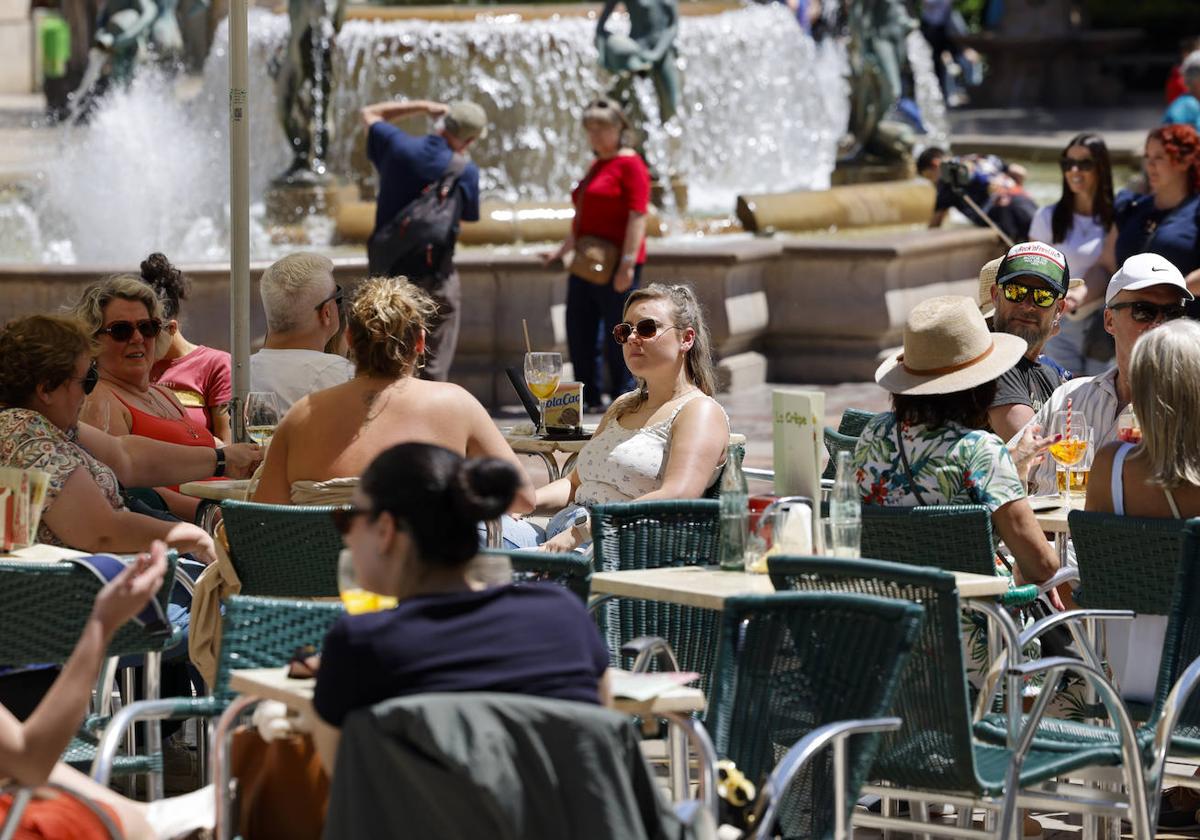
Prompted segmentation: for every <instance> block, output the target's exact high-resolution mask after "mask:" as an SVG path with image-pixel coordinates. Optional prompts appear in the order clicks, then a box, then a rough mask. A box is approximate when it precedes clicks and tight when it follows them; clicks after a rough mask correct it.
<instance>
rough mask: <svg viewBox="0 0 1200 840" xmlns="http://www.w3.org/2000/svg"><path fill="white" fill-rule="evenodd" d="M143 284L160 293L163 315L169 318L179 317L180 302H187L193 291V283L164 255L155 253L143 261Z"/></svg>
mask: <svg viewBox="0 0 1200 840" xmlns="http://www.w3.org/2000/svg"><path fill="white" fill-rule="evenodd" d="M140 268H141V272H142V282H144V283H146V285H148V286H149V287H150V288H152V289H154V291H155V292H157V293H158V296H159V298H161V299H162V304H163V315H164V316H166V317H167V318H178V317H179V301H181V300H187V297H188V293H189V292H191V290H192V283H191V281H190V280H188V278H187V276H186V275H185V274H184V273H183V272H182V271H180V270H179V269H178V268H176V267H175V266H173V265H171V261H170V260H168V259H167V258H166V256H164V255H163V254H160V253H158V252H155V253H153V254H151V255H150V256H148V257H146V259H144V260H142V264H141V266H140Z"/></svg>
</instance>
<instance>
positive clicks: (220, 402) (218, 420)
mask: <svg viewBox="0 0 1200 840" xmlns="http://www.w3.org/2000/svg"><path fill="white" fill-rule="evenodd" d="M141 278H142V282H144V283H145V284H146V285H148V286H149V287H150V288H152V289H154V291H155V293H156V294H157V295H158V297H159V298H160V299H161V300H162V304H163V317H164V318H165V322H164V324H163V329H164V330H166V332H167V333H168V334H169V335H170V336H171V342H170V344H168V345H167V349H166V352H164V353H163V355H162V356H161V357H159V359H158V361H156V362H155V363H154V366H153V367H152V368H151V369H150V379H151V381H152V382H154V383H157V384H159V385H162V386H165V387H167V388H170V389H171V391H172V392H173V393H174V394H175V396H177V397H178V398H179V401H180V402H181V403H183V404H184V405H185V406H186V408H187V413H188V416H189V417H191V419H192V422H193V423H194V424H196V425H198V426H204V428H206V429H208V431H210V432H212V434H213V436H214V437H216V438H219V439H220V440H223V441H225V443H231V442H232V441H233V437H232V435H233V432H232V430H231V429H230V424H229V400H230V398H231V397H232V396H233V389H232V386H231V385H230V364H231V362H230V359H229V354H228V353H226V352H225V351H224V350H217V349H216V348H213V347H205V346H203V345H201V344H193V343H192V342H190V341H188V340H187V339H186V338H184V336H183V330H182V329H181V328H180V326H179V303H180V301H183V300H187V296H188V293H189V291H190V290H191V285H192V284H191V282H190V281H189V280H188V278H187V277H186V276H185V275H184V273H183V272H182V271H180V270H179V269H178V268H176V267H175V266H173V265H171V262H170V260H168V259H167V258H166V257H165V256H163V255H162V254H151V255H150V256H148V257H146V259H144V260H142V265H141Z"/></svg>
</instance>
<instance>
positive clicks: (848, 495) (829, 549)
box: [825, 452, 862, 557]
mask: <svg viewBox="0 0 1200 840" xmlns="http://www.w3.org/2000/svg"><path fill="white" fill-rule="evenodd" d="M861 534H862V495H861V494H860V492H859V489H858V476H857V475H855V470H854V467H852V466H851V465H850V453H849V452H839V453H838V457H837V478H835V479H834V482H833V492H832V493H830V495H829V537H830V539H829V543H830V544H829V545H827V546H825V553H826V554H829V555H832V556H833V557H858V554H859V541H860V539H861Z"/></svg>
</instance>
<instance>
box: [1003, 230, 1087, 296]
mask: <svg viewBox="0 0 1200 840" xmlns="http://www.w3.org/2000/svg"><path fill="white" fill-rule="evenodd" d="M1027 275H1032V276H1033V277H1038V278H1040V279H1042V280H1045V281H1046V283H1048V284H1049V286H1050V288H1051V289H1053V290H1054V291H1055V292H1057V293H1058V294H1060V295H1065V294H1066V293H1067V286H1068V284H1069V283H1070V277H1071V272H1070V270H1069V269H1068V268H1067V258H1066V257H1065V256H1063V253H1062V251H1059V250H1058V249H1057V248H1051V247H1050V246H1049V245H1047V244H1046V243H1044V242H1019V243H1017V244H1016V245H1014V246H1012V247H1011V248H1009V249H1008V253H1007V254H1005V255H1004V259H1003V260H1001V262H1000V268H999V269H998V270H997V272H996V284H997V285H999V286H1003V285H1004V284H1005V283H1007V282H1008V281H1010V280H1015V279H1017V278H1018V277H1025V276H1027Z"/></svg>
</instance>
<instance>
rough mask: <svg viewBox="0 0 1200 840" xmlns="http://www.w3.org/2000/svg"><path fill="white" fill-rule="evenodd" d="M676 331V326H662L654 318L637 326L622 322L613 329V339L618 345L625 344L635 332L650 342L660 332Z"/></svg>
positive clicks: (641, 321)
mask: <svg viewBox="0 0 1200 840" xmlns="http://www.w3.org/2000/svg"><path fill="white" fill-rule="evenodd" d="M674 329H678V327H677V326H676V325H675V324H660V323H658V321H655V320H654V319H653V318H643V319H642V320H640V321H638V322H637V323H636V324H631V323H629V322H628V321H622V322H621V323H619V324H617V325H616V326H615V327H613V331H612V334H613V338H615V339H616V341H617V344H624V343H625V342H627V341H629V339H630V338H631V337H632V336H633V333H634V332H635V331H636V332H637V334H638V337H639V338H643V339H646V340H647V341H648V340H650V339H652V338H654V337H655V336H656V335H658V334H659V332H666V331H667V330H674Z"/></svg>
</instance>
